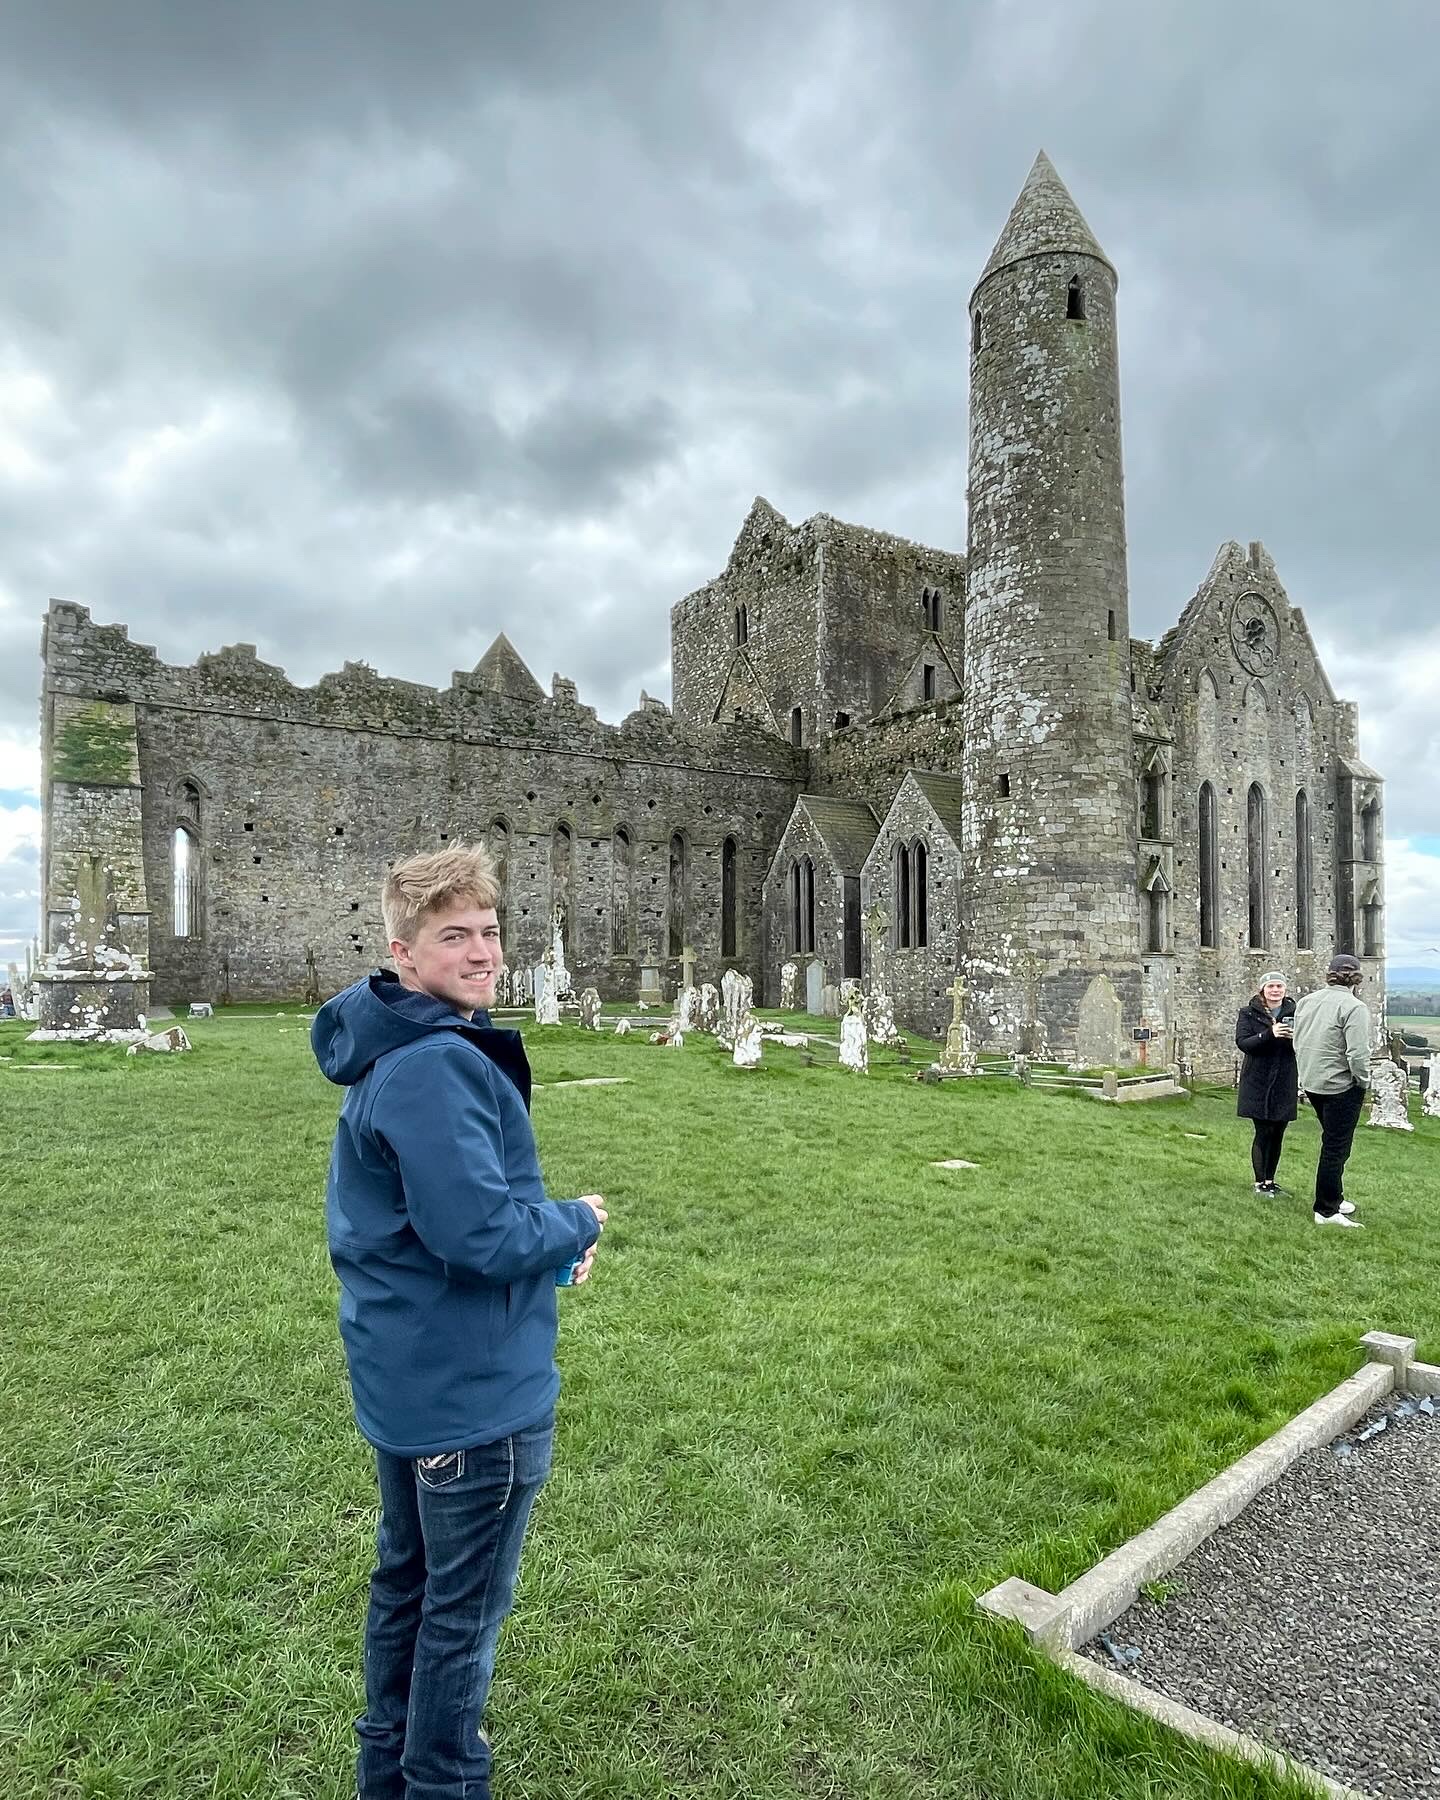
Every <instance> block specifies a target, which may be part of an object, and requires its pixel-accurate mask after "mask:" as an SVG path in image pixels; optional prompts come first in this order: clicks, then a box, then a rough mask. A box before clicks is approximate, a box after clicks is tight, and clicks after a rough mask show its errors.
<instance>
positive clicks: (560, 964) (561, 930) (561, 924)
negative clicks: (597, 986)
mask: <svg viewBox="0 0 1440 1800" xmlns="http://www.w3.org/2000/svg"><path fill="white" fill-rule="evenodd" d="M550 954H551V956H552V958H553V963H554V969H555V983H554V986H555V998H556V1000H557V1001H559V1000H563V999H565V998H566V996H567V995H569V994H572V993H574V991H575V990H574V986H573V984H572V983H571V980H570V971H569V970H568V969H567V968H566V967H565V912H564V908H563V907H562V906H561V905H560V903H559V901H558V900H557V901H556V903H555V909H554V911H553V912H552V913H551V914H550Z"/></svg>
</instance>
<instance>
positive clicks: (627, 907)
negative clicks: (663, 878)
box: [610, 825, 635, 956]
mask: <svg viewBox="0 0 1440 1800" xmlns="http://www.w3.org/2000/svg"><path fill="white" fill-rule="evenodd" d="M634 885H635V857H634V852H633V850H632V848H631V844H630V833H629V832H628V831H627V830H626V829H625V827H624V826H623V825H617V826H616V827H615V830H614V832H613V834H612V835H611V838H610V954H611V955H612V956H629V954H630V915H631V913H632V911H633V909H634Z"/></svg>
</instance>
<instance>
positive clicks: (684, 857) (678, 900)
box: [666, 831, 690, 956]
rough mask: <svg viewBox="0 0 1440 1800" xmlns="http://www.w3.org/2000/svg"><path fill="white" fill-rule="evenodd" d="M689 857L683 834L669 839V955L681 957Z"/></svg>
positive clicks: (687, 891)
mask: <svg viewBox="0 0 1440 1800" xmlns="http://www.w3.org/2000/svg"><path fill="white" fill-rule="evenodd" d="M689 887H690V857H689V851H688V848H687V846H686V843H685V834H684V832H681V831H677V832H676V833H675V834H674V835H673V836H672V837H671V839H670V890H669V905H668V907H667V909H666V913H667V922H668V931H667V937H668V942H669V954H670V955H671V956H682V955H683V954H684V951H685V911H686V903H687V901H688V899H689Z"/></svg>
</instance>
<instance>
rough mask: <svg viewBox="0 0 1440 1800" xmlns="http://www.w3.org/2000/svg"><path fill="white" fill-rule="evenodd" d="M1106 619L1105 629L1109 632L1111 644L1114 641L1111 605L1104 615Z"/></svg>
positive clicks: (1113, 609)
mask: <svg viewBox="0 0 1440 1800" xmlns="http://www.w3.org/2000/svg"><path fill="white" fill-rule="evenodd" d="M1106 620H1107V623H1106V627H1105V629H1106V631H1107V632H1108V634H1109V637H1110V642H1111V643H1112V644H1113V643H1114V642H1115V608H1114V607H1113V606H1112V607H1111V608H1110V611H1109V613H1108V614H1107V615H1106Z"/></svg>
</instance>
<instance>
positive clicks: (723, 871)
mask: <svg viewBox="0 0 1440 1800" xmlns="http://www.w3.org/2000/svg"><path fill="white" fill-rule="evenodd" d="M737 860H738V859H737V852H736V849H735V840H734V838H733V837H727V838H726V840H725V842H724V843H723V844H722V845H721V847H720V954H721V956H735V955H738V951H737V949H736V944H737V942H738V933H737V930H736V892H735V890H736V879H735V876H736V862H737Z"/></svg>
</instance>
